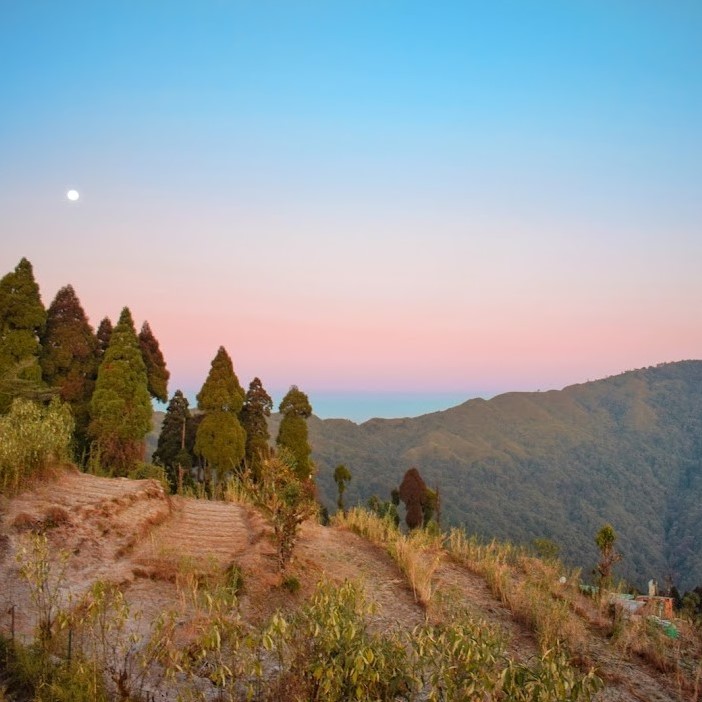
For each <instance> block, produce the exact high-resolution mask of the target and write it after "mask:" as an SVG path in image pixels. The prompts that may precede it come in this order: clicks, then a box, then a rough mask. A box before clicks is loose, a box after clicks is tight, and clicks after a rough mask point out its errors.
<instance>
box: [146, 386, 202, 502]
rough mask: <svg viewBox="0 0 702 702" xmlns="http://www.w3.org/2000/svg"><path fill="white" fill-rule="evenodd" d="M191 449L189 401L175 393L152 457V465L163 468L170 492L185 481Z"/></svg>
mask: <svg viewBox="0 0 702 702" xmlns="http://www.w3.org/2000/svg"><path fill="white" fill-rule="evenodd" d="M194 446H195V426H194V422H193V421H192V416H191V414H190V409H189V408H188V398H187V397H185V396H184V395H183V393H182V392H181V391H180V390H176V391H175V394H174V395H173V397H172V398H171V401H170V402H169V403H168V409H167V410H166V416H165V417H164V419H163V425H162V427H161V433H160V434H159V436H158V444H157V446H156V450H155V451H154V455H153V461H154V463H157V464H158V465H161V466H163V467H164V468H165V469H166V477H167V478H168V484H169V486H170V488H171V492H178V490H179V489H180V488H182V487H183V484H184V483H187V482H188V478H189V476H190V468H191V467H192V465H193V449H194Z"/></svg>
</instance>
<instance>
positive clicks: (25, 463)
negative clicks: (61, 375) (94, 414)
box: [0, 398, 73, 495]
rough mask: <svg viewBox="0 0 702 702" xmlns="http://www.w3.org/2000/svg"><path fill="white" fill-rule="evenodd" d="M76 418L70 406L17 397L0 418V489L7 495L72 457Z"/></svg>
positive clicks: (54, 401) (57, 402)
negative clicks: (40, 403) (72, 439)
mask: <svg viewBox="0 0 702 702" xmlns="http://www.w3.org/2000/svg"><path fill="white" fill-rule="evenodd" d="M72 434H73V417H72V415H71V410H70V408H69V407H68V405H65V404H63V403H62V402H60V401H59V400H58V399H53V400H52V401H51V403H50V404H49V405H48V406H43V405H39V404H37V403H36V402H32V401H30V400H24V399H21V398H18V399H15V400H14V401H13V403H12V407H11V408H10V412H9V413H8V414H7V415H5V416H4V417H0V492H2V493H4V494H8V495H12V494H15V493H16V492H18V491H19V490H21V489H22V487H23V486H24V484H25V482H26V481H27V480H28V479H30V478H32V477H33V476H35V475H37V474H39V473H41V472H42V471H44V470H46V469H47V468H48V467H50V466H51V465H52V464H54V463H60V462H62V461H67V460H68V459H69V457H70V449H71V438H72Z"/></svg>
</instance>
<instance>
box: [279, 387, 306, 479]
mask: <svg viewBox="0 0 702 702" xmlns="http://www.w3.org/2000/svg"><path fill="white" fill-rule="evenodd" d="M278 409H279V411H280V412H281V413H282V415H283V418H282V419H281V421H280V426H279V427H278V436H277V438H276V444H277V445H278V446H284V447H285V448H287V449H288V450H289V451H290V452H291V453H292V455H293V456H294V458H295V472H296V474H297V476H298V478H299V479H300V480H306V479H308V478H311V477H312V473H313V471H314V464H313V463H312V460H311V458H310V454H311V453H312V447H311V446H310V444H309V441H308V438H307V437H308V433H307V418H308V417H310V416H311V415H312V405H310V401H309V398H308V397H307V395H305V393H304V392H302V391H301V390H300V389H299V388H298V387H297V386H296V385H293V386H291V388H290V390H288V392H287V394H286V395H285V397H284V398H283V399H282V400H281V402H280V405H279V407H278Z"/></svg>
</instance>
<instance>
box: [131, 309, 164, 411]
mask: <svg viewBox="0 0 702 702" xmlns="http://www.w3.org/2000/svg"><path fill="white" fill-rule="evenodd" d="M139 346H140V348H141V355H142V356H143V358H144V365H145V366H146V377H147V379H148V388H149V394H150V395H151V397H153V398H154V399H155V400H158V401H159V402H168V379H169V378H170V377H171V374H170V373H169V371H168V368H166V360H165V359H164V358H163V353H161V347H160V346H159V343H158V340H157V339H156V337H155V336H154V333H153V332H152V331H151V327H150V326H149V323H148V322H144V324H143V325H142V327H141V331H140V332H139Z"/></svg>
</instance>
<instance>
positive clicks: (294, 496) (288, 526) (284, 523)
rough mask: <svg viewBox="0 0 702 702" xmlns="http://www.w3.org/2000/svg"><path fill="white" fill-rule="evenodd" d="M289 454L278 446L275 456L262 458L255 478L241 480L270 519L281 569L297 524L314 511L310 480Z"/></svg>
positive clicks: (294, 540)
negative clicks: (299, 475)
mask: <svg viewBox="0 0 702 702" xmlns="http://www.w3.org/2000/svg"><path fill="white" fill-rule="evenodd" d="M294 466H295V461H294V457H293V456H292V454H291V453H290V452H289V451H288V450H287V449H285V448H284V447H280V448H279V449H278V453H277V454H276V455H275V456H271V457H269V458H266V459H265V460H264V461H263V467H262V470H261V475H260V477H259V479H258V481H257V482H255V483H254V482H253V481H248V482H246V483H243V482H242V486H243V488H244V490H246V491H247V492H248V493H249V498H248V499H249V500H250V501H252V502H253V503H254V504H255V505H256V506H257V507H258V508H259V509H260V510H261V511H262V512H263V513H264V514H265V515H266V516H267V517H268V519H269V520H270V522H271V525H272V526H273V535H274V538H275V543H276V550H277V553H278V567H279V568H280V570H281V571H284V570H285V569H286V568H287V566H288V564H289V563H290V559H291V558H292V554H293V549H294V548H295V542H296V541H297V537H298V532H299V529H300V525H301V524H302V522H304V521H305V520H306V519H309V518H310V517H312V516H314V515H315V514H316V513H317V509H318V507H317V503H316V502H315V499H314V483H313V482H312V480H300V479H299V478H298V475H297V472H296V470H295V468H294Z"/></svg>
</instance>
